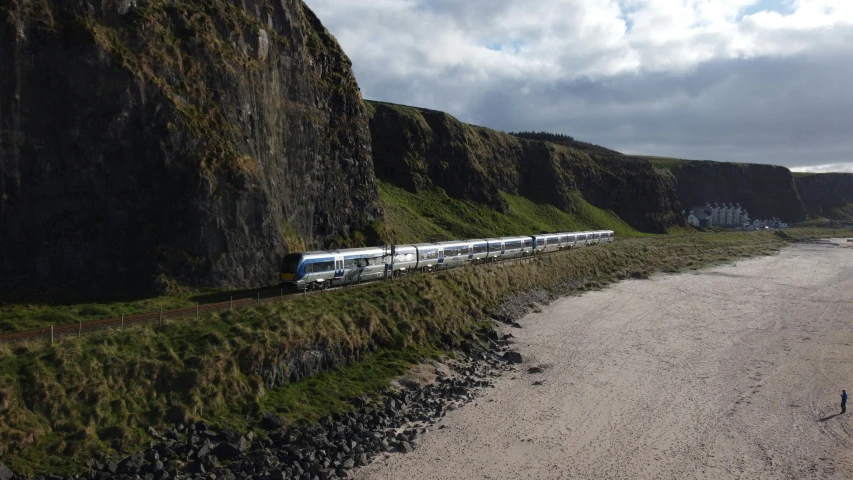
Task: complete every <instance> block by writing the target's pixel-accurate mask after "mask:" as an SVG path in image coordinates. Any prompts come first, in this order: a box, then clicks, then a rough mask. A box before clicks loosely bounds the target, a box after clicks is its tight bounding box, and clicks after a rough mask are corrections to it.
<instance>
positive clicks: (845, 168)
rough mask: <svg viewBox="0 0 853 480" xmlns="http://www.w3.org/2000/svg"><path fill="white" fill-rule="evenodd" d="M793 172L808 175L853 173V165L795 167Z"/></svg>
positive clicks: (834, 164) (836, 164)
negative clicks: (806, 173)
mask: <svg viewBox="0 0 853 480" xmlns="http://www.w3.org/2000/svg"><path fill="white" fill-rule="evenodd" d="M791 171H794V172H808V173H830V172H838V173H853V163H833V164H830V165H813V166H810V167H793V168H791Z"/></svg>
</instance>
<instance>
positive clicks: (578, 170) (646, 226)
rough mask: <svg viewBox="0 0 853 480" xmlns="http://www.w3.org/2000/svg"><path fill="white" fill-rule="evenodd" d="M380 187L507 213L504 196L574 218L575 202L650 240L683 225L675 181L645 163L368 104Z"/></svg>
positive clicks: (420, 111) (438, 114) (434, 113)
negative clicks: (435, 190)
mask: <svg viewBox="0 0 853 480" xmlns="http://www.w3.org/2000/svg"><path fill="white" fill-rule="evenodd" d="M368 105H369V110H370V113H371V119H370V131H371V135H372V138H373V157H374V162H375V166H376V175H377V177H378V178H379V179H381V180H383V181H387V182H389V183H393V184H395V185H399V186H401V187H403V188H406V189H407V190H409V191H412V192H417V191H419V190H424V189H429V188H431V187H433V186H438V187H441V188H443V189H444V190H445V191H446V192H447V193H448V195H450V196H453V197H456V198H462V199H468V200H473V201H476V202H480V203H484V204H487V205H490V206H492V207H493V208H495V209H497V210H499V211H504V212H505V211H506V210H507V208H508V207H507V205H506V202H505V201H504V200H503V198H502V197H501V196H500V194H499V191H504V192H507V193H512V194H519V195H523V196H525V197H527V198H530V199H531V200H533V201H536V202H539V203H549V204H552V205H554V206H556V207H558V208H560V209H562V210H564V211H566V212H570V213H571V212H572V211H573V210H574V209H575V208H576V207H577V204H578V202H580V201H582V200H586V201H588V202H589V203H591V204H593V205H595V206H597V207H600V208H603V209H607V210H612V211H613V212H614V213H616V214H617V215H618V216H619V217H621V218H622V219H623V220H624V221H625V222H627V223H628V224H629V225H631V226H632V227H635V228H637V229H640V230H643V231H648V232H663V231H665V230H666V228H667V227H669V226H672V225H683V224H684V220H683V216H682V215H681V214H680V211H681V207H680V205H679V202H678V199H677V197H676V193H675V189H674V188H673V185H672V180H671V178H669V177H668V176H664V175H660V174H658V173H656V171H655V170H654V168H652V165H651V164H650V163H649V162H648V161H645V160H631V159H625V158H620V157H610V156H603V155H595V154H588V153H585V152H582V151H579V150H576V149H572V148H568V147H565V146H560V145H555V144H552V143H545V142H540V141H535V140H525V139H521V138H518V137H514V136H511V135H507V134H504V133H501V132H498V131H495V130H490V129H487V128H482V127H476V126H472V125H466V124H463V123H461V122H460V121H458V120H457V119H455V118H453V117H451V116H450V115H448V114H446V113H443V112H437V111H433V110H426V109H418V108H412V107H405V106H401V105H392V104H387V103H379V102H369V103H368Z"/></svg>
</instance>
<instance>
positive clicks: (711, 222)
mask: <svg viewBox="0 0 853 480" xmlns="http://www.w3.org/2000/svg"><path fill="white" fill-rule="evenodd" d="M702 217H707V225H705V224H704V223H703V218H702ZM687 221H688V222H690V224H691V225H695V226H709V227H743V224H744V223H749V214H748V213H747V211H746V210H744V209H743V208H742V207H741V206H740V204H737V203H736V204H725V203H721V204H718V203H715V204H713V205H712V204H710V203H706V204H705V206H704V207H694V208H693V209H692V210H691V211H690V215H688V217H687Z"/></svg>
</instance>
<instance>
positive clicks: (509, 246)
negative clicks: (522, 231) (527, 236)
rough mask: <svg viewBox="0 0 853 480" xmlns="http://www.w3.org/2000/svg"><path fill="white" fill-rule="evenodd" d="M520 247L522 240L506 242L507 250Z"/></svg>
mask: <svg viewBox="0 0 853 480" xmlns="http://www.w3.org/2000/svg"><path fill="white" fill-rule="evenodd" d="M519 248H521V241H520V240H516V241H514V242H506V247H505V248H504V249H505V250H516V249H519Z"/></svg>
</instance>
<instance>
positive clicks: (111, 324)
mask: <svg viewBox="0 0 853 480" xmlns="http://www.w3.org/2000/svg"><path fill="white" fill-rule="evenodd" d="M591 246H593V245H587V246H585V247H576V248H589V247H591ZM572 250H574V249H571V250H562V251H555V252H548V253H539V254H535V255H530V256H526V257H517V258H507V259H502V260H496V261H493V262H489V263H482V264H465V265H463V266H461V267H456V268H478V267H481V266H484V265H495V264H513V263H527V262H531V261H534V260H536V259H537V258H540V257H542V256H545V255H555V254H559V253H564V254H568V253H570V252H571V251H572ZM456 268H453V269H449V270H455V269H456ZM442 271H445V270H444V269H442V270H435V271H433V272H431V273H438V272H442ZM422 274H423V273H421V272H417V273H412V274H410V275H422ZM395 278H399V277H395ZM382 281H394V279H393V278H392V279H389V280H378V281H373V282H364V283H358V284H352V285H347V286H343V287H340V286H339V287H329V288H325V289H322V290H305V291H294V290H288V289H282V288H279V287H262V288H258V289H257V290H252V291H251V292H250V293H246V294H241V297H240V298H234V297H233V296H229V295H228V293H223V294H222V296H221V298H223V300H221V301H215V302H209V303H201V302H197V303H196V305H195V306H191V307H184V308H176V309H171V310H162V309H161V310H160V311H155V312H148V313H139V314H134V315H122V316H119V317H113V318H105V319H100V320H90V321H86V322H82V321H81V322H78V323H75V324H68V325H58V326H48V327H41V328H35V329H30V330H22V331H19V332H10V333H4V334H0V343H14V342H21V341H26V340H38V339H49V340H50V342H51V343H53V342H55V341H56V340H58V339H59V338H62V337H74V336H76V337H82V336H83V334H89V333H92V332H96V331H100V330H105V329H115V328H118V329H120V330H123V329H124V328H125V327H130V326H133V325H141V324H155V325H158V326H162V325H163V321H165V320H175V319H180V318H193V317H195V318H198V317H200V316H201V314H202V313H208V312H214V311H218V312H221V311H227V310H233V309H235V308H243V307H248V306H259V305H261V304H263V303H271V302H285V301H291V300H293V299H296V298H300V297H307V296H309V295H324V294H329V293H333V292H335V291H337V290H348V289H351V288H358V287H361V286H365V285H373V284H375V283H379V282H382ZM243 295H245V296H243Z"/></svg>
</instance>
